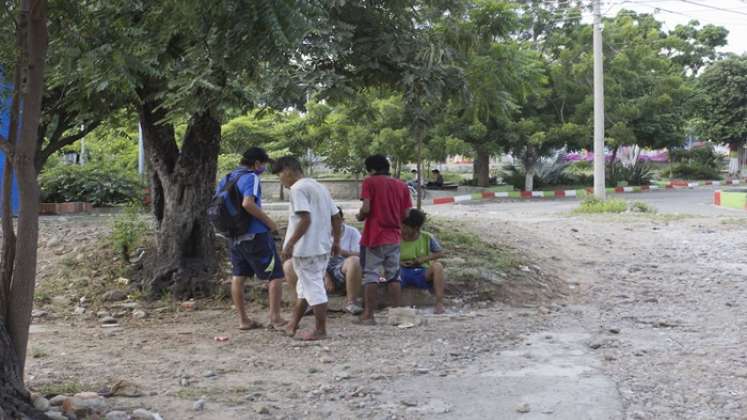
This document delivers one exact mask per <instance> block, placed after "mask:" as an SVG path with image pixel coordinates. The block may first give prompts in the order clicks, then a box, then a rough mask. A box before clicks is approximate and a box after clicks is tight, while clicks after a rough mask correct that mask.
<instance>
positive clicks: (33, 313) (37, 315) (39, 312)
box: [31, 309, 49, 318]
mask: <svg viewBox="0 0 747 420" xmlns="http://www.w3.org/2000/svg"><path fill="white" fill-rule="evenodd" d="M47 315H49V313H48V312H47V311H42V310H41V309H34V310H33V311H31V317H32V318H44V317H45V316H47Z"/></svg>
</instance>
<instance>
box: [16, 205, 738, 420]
mask: <svg viewBox="0 0 747 420" xmlns="http://www.w3.org/2000/svg"><path fill="white" fill-rule="evenodd" d="M431 211H432V213H434V214H436V215H437V216H438V217H440V218H444V219H446V220H458V221H459V223H460V224H461V225H463V226H464V227H465V228H466V229H468V230H469V231H471V232H472V233H474V234H475V235H479V236H480V237H481V238H482V239H483V240H485V241H487V242H489V243H494V244H496V245H497V246H499V247H505V248H506V249H512V250H515V251H516V252H518V253H521V254H523V255H524V257H523V259H522V261H521V264H520V265H519V266H518V269H519V270H520V271H521V272H527V273H534V274H538V273H543V276H538V275H535V276H527V277H526V278H527V279H535V281H527V282H524V283H522V282H520V281H514V282H511V279H510V278H509V279H503V280H501V278H502V276H506V275H507V274H506V273H495V277H496V279H497V280H498V282H499V283H500V282H501V281H504V280H505V281H506V282H507V283H505V284H510V288H511V289H512V290H513V291H515V295H511V294H510V293H508V294H507V296H509V295H510V296H521V297H523V298H522V299H521V302H519V303H520V304H516V303H517V302H513V304H512V302H508V303H506V302H501V301H497V302H491V301H484V302H473V301H470V302H465V301H460V300H452V301H451V302H450V310H449V313H448V314H446V315H441V316H436V315H433V314H432V313H430V312H429V311H428V310H427V309H421V310H419V311H418V313H417V319H418V321H422V322H423V324H421V325H416V326H413V327H410V328H400V327H398V326H392V325H385V324H386V323H385V322H382V325H379V326H376V327H361V326H355V325H352V324H351V322H350V321H351V317H350V316H347V315H343V314H337V313H335V314H333V315H332V319H331V322H330V326H329V330H330V333H331V337H330V339H329V340H326V341H323V342H318V343H311V344H309V343H303V342H297V341H293V340H290V339H288V338H286V337H284V336H282V335H281V334H280V333H278V332H274V331H269V330H254V331H249V332H239V331H238V330H237V329H236V323H237V322H236V318H235V315H234V313H233V312H232V310H231V309H230V307H229V306H228V305H227V304H225V303H222V304H221V303H211V304H205V305H201V304H200V303H199V302H198V306H197V308H196V310H193V311H184V310H181V308H176V309H177V310H176V311H173V309H174V307H173V304H171V303H169V302H154V303H150V304H146V303H135V304H132V303H130V304H127V303H125V304H121V303H120V304H118V305H119V306H117V305H112V307H111V308H109V311H110V313H111V314H112V315H115V316H116V315H118V314H117V312H121V313H120V314H119V315H120V317H119V318H118V320H117V323H118V326H117V327H104V326H103V325H102V323H101V319H100V318H98V316H97V315H96V314H95V313H94V314H92V313H90V312H89V313H85V314H80V315H75V314H74V313H73V311H74V310H75V309H74V308H75V305H76V303H79V302H75V301H73V298H71V297H70V296H71V290H70V289H69V288H68V289H67V290H65V291H60V293H63V292H64V293H65V294H64V295H63V296H62V297H59V296H45V297H44V299H43V300H40V304H39V305H38V308H37V310H39V311H45V312H46V314H44V313H39V312H37V317H35V322H34V325H33V326H32V336H31V342H30V349H31V351H30V354H29V361H28V368H27V383H28V384H29V385H30V387H31V388H33V389H36V390H38V391H42V392H44V393H46V394H47V395H49V394H54V393H68V394H72V393H75V392H78V391H98V390H100V389H101V388H102V387H104V386H105V385H108V384H112V383H115V382H118V381H120V380H125V381H127V382H128V383H130V384H132V387H131V388H134V389H136V391H137V392H136V394H141V396H139V397H119V396H115V397H111V398H108V399H107V401H106V403H107V408H108V410H123V411H126V412H128V413H131V412H133V411H134V410H135V409H138V408H144V409H147V410H150V411H151V412H153V413H156V412H157V413H159V414H160V415H161V416H162V417H163V418H165V419H192V418H194V419H233V418H237V419H245V418H247V419H249V418H287V419H295V418H325V419H338V418H339V419H348V418H375V419H390V418H392V419H393V418H408V419H409V418H459V419H462V418H501V419H503V418H522V419H530V418H532V419H533V418H567V419H577V418H590V419H597V418H615V419H617V418H620V419H627V418H630V419H670V418H671V419H684V418H688V419H690V418H693V419H715V418H723V419H727V418H728V419H740V418H747V417H745V416H746V415H747V353H745V352H744V348H745V344H747V343H746V342H747V334H745V333H744V331H745V330H746V329H745V328H746V327H747V325H745V324H746V323H747V309H746V307H745V301H746V300H745V297H746V295H747V291H746V289H745V279H747V275H745V273H747V270H746V268H747V264H746V263H747V236H745V233H747V218H745V217H742V216H741V214H739V213H735V214H734V216H724V217H702V216H694V217H684V216H671V217H670V216H667V215H655V216H647V215H621V216H612V217H611V216H584V217H574V216H570V215H568V214H567V213H564V212H554V211H549V212H537V213H532V212H527V211H524V209H523V208H521V207H520V208H516V210H508V211H507V210H506V208H505V207H504V206H502V204H501V203H483V204H478V205H470V206H443V207H439V208H432V209H431ZM103 220H104V219H103V218H102V219H100V220H97V219H96V218H86V219H75V218H69V219H59V218H57V219H51V218H50V219H44V220H43V222H42V238H41V241H40V252H41V258H40V276H39V277H40V280H39V281H40V282H43V281H45V278H49V276H52V275H56V274H55V273H59V270H57V269H56V268H57V267H58V266H59V265H60V264H62V265H63V266H64V265H66V264H67V267H68V268H67V272H66V275H68V276H71V277H73V278H74V277H75V272H74V268H73V267H74V264H72V263H73V262H76V261H77V262H78V263H80V262H84V261H85V260H86V258H87V253H86V252H87V251H86V248H85V244H86V241H87V242H88V243H89V244H94V243H96V242H95V241H96V240H97V238H100V237H101V236H102V235H105V234H106V229H107V224H106V223H104V222H103ZM467 262H468V261H467ZM508 275H509V276H515V277H516V278H521V277H520V276H518V274H516V273H515V272H514V273H513V274H511V272H509V274H508ZM558 278H559V279H561V280H562V281H563V283H564V285H565V286H564V287H562V288H558V287H557V284H553V283H552V281H555V280H552V279H558ZM536 279H546V280H547V281H546V282H543V281H538V280H536ZM551 280H552V281H551ZM71 284H73V285H74V283H71ZM559 291H560V292H562V293H558V292H559ZM52 294H54V293H52ZM549 295H555V296H556V298H555V299H554V300H552V301H547V300H545V299H542V300H537V301H535V302H533V301H532V299H531V296H544V297H547V296H549ZM76 298H78V297H77V296H76ZM78 299H79V298H78ZM123 305H124V306H123ZM128 305H129V306H128ZM135 306H137V308H134V307H135ZM253 308H255V310H254V312H255V313H254V315H255V316H256V317H257V318H259V319H264V318H265V313H264V311H263V310H261V309H260V308H258V307H257V306H256V305H253ZM132 309H142V310H143V311H144V312H145V314H146V315H147V317H146V318H143V319H136V318H134V317H133V316H132V314H133V313H132ZM100 315H103V314H100ZM97 318H98V319H97ZM379 319H380V320H381V321H385V320H386V319H387V313H386V311H385V312H382V314H381V315H380V316H379ZM310 321H311V320H310V319H309V318H307V319H305V320H304V323H305V324H304V325H309V323H310ZM216 337H227V338H228V340H227V341H216V340H215V338H216ZM198 400H203V401H204V403H205V404H204V408H203V409H202V410H200V411H196V410H195V407H194V404H195V402H196V401H198Z"/></svg>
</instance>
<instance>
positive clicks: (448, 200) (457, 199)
mask: <svg viewBox="0 0 747 420" xmlns="http://www.w3.org/2000/svg"><path fill="white" fill-rule="evenodd" d="M743 183H744V182H743V181H739V180H730V181H697V182H686V181H681V182H677V181H675V182H670V183H666V184H660V185H645V186H641V187H617V188H607V193H608V194H626V193H642V192H650V191H662V190H673V189H686V188H689V189H692V188H698V187H710V186H713V187H719V186H722V185H740V184H743ZM593 194H594V189H593V188H585V189H580V190H557V191H501V192H493V191H483V192H477V193H472V194H464V195H457V196H450V197H436V198H434V199H432V200H431V201H430V203H426V204H429V205H441V204H456V203H464V202H467V201H480V200H492V199H496V198H508V199H537V198H568V197H579V198H583V197H588V196H591V195H593Z"/></svg>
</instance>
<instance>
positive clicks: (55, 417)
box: [44, 410, 68, 420]
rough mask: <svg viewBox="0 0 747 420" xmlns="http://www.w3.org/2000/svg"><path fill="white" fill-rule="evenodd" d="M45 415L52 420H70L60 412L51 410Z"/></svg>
mask: <svg viewBox="0 0 747 420" xmlns="http://www.w3.org/2000/svg"><path fill="white" fill-rule="evenodd" d="M44 414H45V415H46V416H47V417H49V418H50V419H52V420H68V418H67V417H65V416H63V415H62V413H60V412H59V411H55V410H49V411H47V412H46V413H44Z"/></svg>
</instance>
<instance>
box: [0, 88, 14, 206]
mask: <svg viewBox="0 0 747 420" xmlns="http://www.w3.org/2000/svg"><path fill="white" fill-rule="evenodd" d="M2 91H3V92H4V93H8V91H10V89H8V86H7V85H6V86H3V88H2ZM10 102H11V96H10V95H8V96H6V97H5V98H2V99H0V135H2V137H3V138H4V139H7V138H8V133H9V132H10ZM4 169H5V153H2V152H0V191H2V188H3V183H2V175H3V170H4ZM10 198H11V204H12V207H11V208H12V209H13V215H18V183H17V182H16V177H15V175H13V190H12V191H11V194H10ZM2 200H3V196H2V194H0V205H2ZM1 208H2V207H0V209H1Z"/></svg>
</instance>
